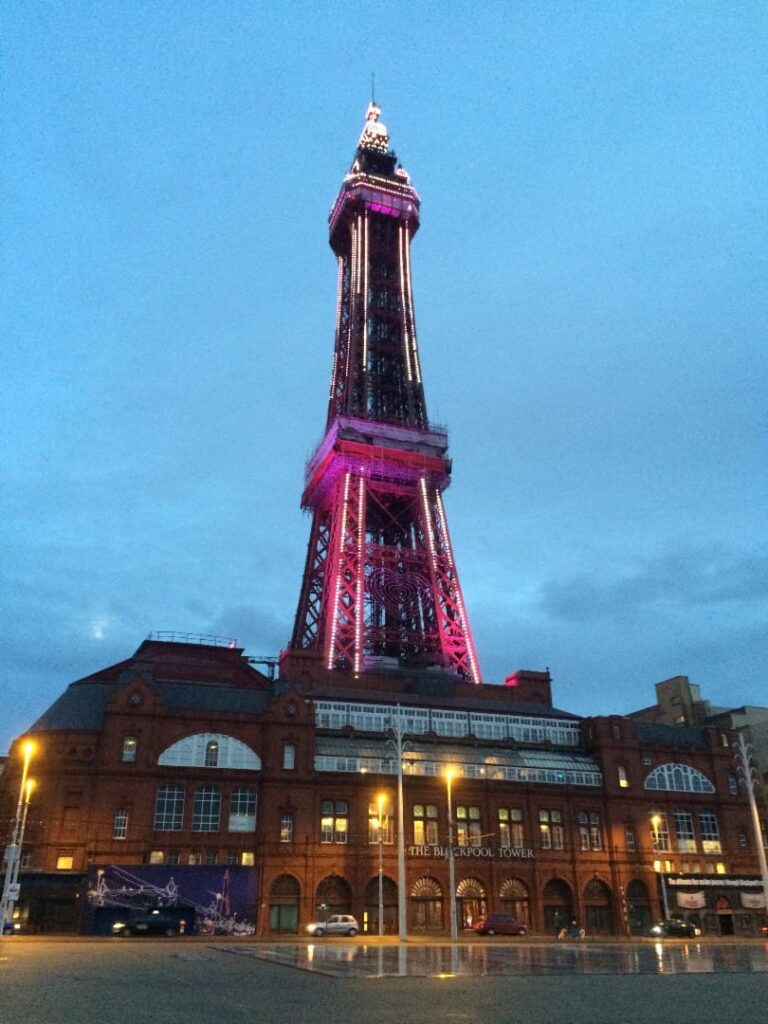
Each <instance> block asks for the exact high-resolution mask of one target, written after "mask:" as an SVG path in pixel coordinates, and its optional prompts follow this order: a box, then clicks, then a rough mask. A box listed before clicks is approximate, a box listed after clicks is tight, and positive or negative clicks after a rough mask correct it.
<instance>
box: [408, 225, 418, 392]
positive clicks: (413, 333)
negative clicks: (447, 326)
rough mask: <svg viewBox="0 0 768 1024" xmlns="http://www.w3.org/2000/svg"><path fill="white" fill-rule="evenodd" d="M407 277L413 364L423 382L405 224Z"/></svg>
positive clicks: (409, 250)
mask: <svg viewBox="0 0 768 1024" xmlns="http://www.w3.org/2000/svg"><path fill="white" fill-rule="evenodd" d="M405 265H406V273H405V278H406V281H407V283H408V309H409V311H410V314H411V343H412V345H413V364H414V369H415V371H416V380H417V381H418V383H419V384H421V367H420V366H419V349H418V346H417V345H416V318H415V316H414V315H413V281H412V279H411V238H410V232H409V231H408V225H407V224H406V225H405Z"/></svg>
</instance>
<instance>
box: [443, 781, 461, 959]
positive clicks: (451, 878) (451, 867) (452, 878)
mask: <svg viewBox="0 0 768 1024" xmlns="http://www.w3.org/2000/svg"><path fill="white" fill-rule="evenodd" d="M454 775H456V770H455V768H446V769H445V784H446V788H447V790H448V885H449V886H450V889H451V899H450V915H451V941H452V942H456V940H457V939H458V937H459V926H458V921H457V919H456V864H455V863H454V859H453V802H452V800H451V782H452V780H453V777H454Z"/></svg>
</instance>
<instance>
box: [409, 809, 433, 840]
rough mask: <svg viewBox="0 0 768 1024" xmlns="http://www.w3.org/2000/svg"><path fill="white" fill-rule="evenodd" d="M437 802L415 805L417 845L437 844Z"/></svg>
mask: <svg viewBox="0 0 768 1024" xmlns="http://www.w3.org/2000/svg"><path fill="white" fill-rule="evenodd" d="M438 841H439V840H438V830H437V804H414V805H413V842H414V845H415V846H437V844H438Z"/></svg>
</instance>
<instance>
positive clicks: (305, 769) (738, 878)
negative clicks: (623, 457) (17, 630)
mask: <svg viewBox="0 0 768 1024" xmlns="http://www.w3.org/2000/svg"><path fill="white" fill-rule="evenodd" d="M550 689H551V687H550V679H549V675H548V674H547V673H537V672H519V673H517V674H516V675H515V676H512V677H510V678H509V679H508V680H507V685H503V686H502V685H488V684H486V685H482V686H476V685H472V684H470V683H467V682H463V681H461V680H460V679H459V677H457V676H456V675H455V674H453V673H448V672H441V671H438V670H433V669H428V670H423V671H407V670H404V669H402V668H399V669H396V670H393V671H390V672H381V673H379V674H378V675H374V674H371V673H367V674H366V676H365V678H364V679H363V680H355V679H354V677H353V676H350V675H349V674H347V673H333V672H328V671H326V670H324V669H322V668H320V667H319V666H318V664H317V660H316V659H315V660H313V659H312V658H311V657H310V656H307V655H301V654H299V655H297V654H296V652H290V654H288V655H286V656H285V657H284V658H283V661H282V664H281V671H280V678H275V679H271V678H269V676H268V675H265V674H263V673H262V672H260V671H258V670H257V669H256V668H255V667H254V665H252V664H251V663H250V662H249V660H248V658H247V657H246V656H245V655H244V653H243V651H242V650H241V649H238V648H231V647H228V646H217V645H215V644H214V643H199V644H196V643H186V642H175V641H162V640H153V639H150V640H147V641H145V642H144V643H142V644H141V646H140V647H139V649H138V650H137V651H136V653H135V655H133V657H131V658H128V659H127V660H126V661H123V662H120V663H119V664H117V665H114V666H111V667H109V668H107V669H104V670H103V671H101V672H97V673H95V674H93V675H91V676H88V677H86V678H85V679H81V680H78V681H77V682H75V683H72V684H71V685H70V686H69V687H68V688H67V690H66V691H65V692H64V693H63V694H62V695H61V697H60V698H59V699H58V700H57V701H56V702H55V703H54V704H53V705H52V706H51V707H50V708H49V709H48V710H47V711H46V712H45V713H44V714H43V715H42V716H41V718H40V719H39V720H38V721H37V722H36V723H35V724H34V725H33V726H32V727H31V728H30V730H29V731H28V733H27V734H26V736H27V737H31V738H33V739H34V740H35V742H36V744H37V750H36V753H35V755H34V758H33V765H32V769H31V771H32V774H33V775H34V777H35V779H36V780H37V784H38V785H37V790H36V792H35V795H34V798H33V801H32V803H31V804H30V810H29V815H28V821H27V830H26V835H25V841H24V847H23V861H22V871H21V898H20V903H19V908H18V909H19V920H20V922H21V924H22V926H24V927H27V928H29V929H30V930H80V929H81V928H88V927H89V923H88V922H89V918H88V915H87V913H86V905H87V903H88V898H89V897H88V891H89V889H90V890H91V892H92V891H93V885H94V882H93V877H94V871H96V870H99V871H101V872H102V873H103V871H104V869H105V868H110V867H112V866H117V867H120V868H122V869H123V870H126V869H127V868H129V867H131V866H134V867H138V866H139V865H156V866H157V868H156V871H157V872H160V874H161V875H163V874H164V875H166V876H167V879H170V880H171V881H172V879H173V875H174V872H176V873H177V874H178V873H179V871H180V870H181V869H182V868H185V869H188V868H189V866H192V867H194V868H197V867H199V868H200V869H201V870H204V869H211V868H212V867H214V866H217V867H219V868H222V869H224V870H226V869H227V868H228V867H235V866H238V869H243V868H245V869H248V870H249V871H252V872H253V873H254V877H255V881H256V885H257V892H258V898H257V905H256V906H254V907H253V908H251V911H250V912H251V916H252V919H253V920H254V921H255V925H256V930H257V932H258V933H260V934H269V933H275V932H284V933H285V932H288V933H291V932H301V930H302V928H303V926H304V925H305V924H306V923H307V922H308V921H310V920H314V919H315V918H316V917H317V916H318V915H320V916H322V915H324V914H327V913H330V912H332V911H338V912H349V913H353V914H354V915H355V916H356V917H357V918H358V919H359V921H360V922H361V926H362V927H363V929H364V930H367V931H372V932H377V931H378V862H379V854H380V853H381V858H382V866H383V892H384V901H383V902H384V920H385V927H386V930H387V931H389V932H394V931H396V930H397V902H398V896H397V893H398V867H397V835H396V833H397V757H396V754H395V748H394V746H393V743H392V740H391V736H392V734H391V732H390V729H391V727H392V725H393V724H397V723H398V722H399V723H400V726H401V727H402V728H404V730H405V733H406V744H405V750H404V753H403V820H404V845H405V854H406V856H405V876H406V886H405V888H406V896H407V918H408V929H409V931H418V932H446V931H447V930H448V927H449V922H448V912H449V895H448V894H449V891H450V890H449V871H448V868H449V862H448V857H447V853H448V815H447V811H448V808H447V787H446V782H445V777H444V770H445V768H446V767H447V766H449V765H450V766H452V768H453V769H454V772H455V777H454V779H453V782H452V800H453V827H454V855H455V856H454V865H455V874H456V896H457V906H458V919H459V928H460V929H462V928H469V927H471V925H472V923H473V922H474V921H476V920H477V918H478V917H479V916H480V915H482V914H484V913H485V912H487V911H509V912H511V913H513V914H514V915H515V916H516V917H518V918H521V919H523V920H525V921H526V922H527V923H528V926H529V929H530V931H531V932H532V933H547V932H550V933H551V932H553V931H554V928H555V925H556V923H557V922H558V921H565V920H570V919H571V918H572V917H575V918H576V919H577V920H578V921H579V922H580V923H581V924H583V926H584V927H585V928H586V930H587V932H588V933H589V934H615V935H622V934H628V933H631V932H635V933H636V932H639V931H642V930H643V929H644V928H645V927H647V925H648V924H649V923H650V922H651V920H652V919H656V918H660V917H663V916H664V915H665V912H666V913H667V914H673V915H680V916H685V917H688V918H691V919H693V920H694V921H696V922H697V923H698V924H700V925H701V926H702V928H703V929H704V931H705V932H706V933H713V934H720V933H730V932H732V931H733V932H735V933H737V934H752V933H755V932H756V931H757V928H758V924H759V920H760V918H761V916H762V912H761V911H760V910H759V908H758V907H756V906H754V904H755V899H754V897H755V896H756V895H757V894H759V891H760V883H759V880H757V877H756V872H757V861H756V855H755V850H754V845H753V838H752V834H751V831H750V819H749V808H748V806H747V803H746V801H745V798H744V795H743V793H742V792H741V790H740V787H739V785H738V782H737V780H736V777H735V774H734V763H733V757H732V752H731V750H730V748H729V746H728V745H727V743H728V736H727V735H726V734H721V733H720V732H718V731H716V730H713V729H704V730H702V729H696V728H690V727H676V726H665V725H657V724H652V723H643V722H635V721H632V720H630V719H628V718H622V717H619V716H606V717H599V718H579V717H578V716H577V715H574V714H571V713H568V712H564V711H560V710H558V709H556V708H555V707H554V706H553V705H552V700H551V693H550ZM18 747H19V741H17V743H16V744H14V748H13V749H12V751H11V757H10V760H9V764H8V767H7V770H6V772H5V773H4V775H3V777H2V785H3V787H4V788H3V794H2V824H3V831H6V830H8V827H9V825H8V823H9V822H10V820H11V817H12V815H13V809H14V806H15V796H16V794H17V792H18V784H19V770H20V763H19V761H20V759H19V757H18V753H17V752H18ZM379 797H381V798H382V807H381V810H382V822H381V824H382V827H381V839H382V844H381V850H380V848H379V834H380V833H379V827H378V826H379V805H378V800H379ZM89 873H90V874H89ZM678 893H682V894H683V895H682V896H678ZM745 896H746V899H745V898H744V897H745ZM665 900H666V904H667V906H666V911H665V907H664V901H665ZM750 903H752V904H753V906H751V907H750V906H748V905H745V904H750Z"/></svg>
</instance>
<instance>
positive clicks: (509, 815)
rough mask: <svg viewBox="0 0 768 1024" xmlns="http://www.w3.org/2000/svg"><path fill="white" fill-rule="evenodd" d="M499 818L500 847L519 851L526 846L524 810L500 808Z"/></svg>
mask: <svg viewBox="0 0 768 1024" xmlns="http://www.w3.org/2000/svg"><path fill="white" fill-rule="evenodd" d="M498 817H499V846H501V847H503V848H504V849H509V848H510V847H512V849H517V850H519V849H521V848H522V847H523V846H525V829H524V827H523V812H522V810H521V809H520V808H519V807H500V808H499V815H498Z"/></svg>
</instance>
